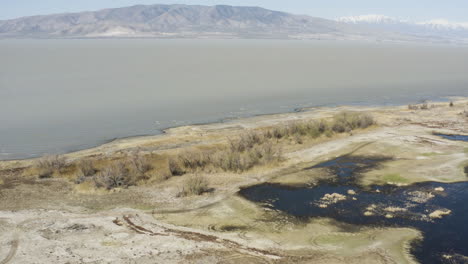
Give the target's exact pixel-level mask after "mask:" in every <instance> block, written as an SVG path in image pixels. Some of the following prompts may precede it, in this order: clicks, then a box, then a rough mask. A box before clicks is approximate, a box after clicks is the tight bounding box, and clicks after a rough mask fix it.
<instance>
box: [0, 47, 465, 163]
mask: <svg viewBox="0 0 468 264" xmlns="http://www.w3.org/2000/svg"><path fill="white" fill-rule="evenodd" d="M467 69H468V48H466V47H444V46H414V45H408V46H405V45H382V44H356V43H346V42H340V43H331V42H320V41H317V42H310V41H267V40H265V41H257V40H242V41H241V40H218V41H217V40H0V159H13V158H28V157H34V156H38V155H42V154H44V153H49V154H51V153H63V152H67V151H71V150H77V149H83V148H88V147H91V146H95V145H97V144H101V143H104V142H107V141H108V140H111V139H113V138H120V137H127V136H135V135H146V134H157V133H159V132H160V130H161V129H163V128H167V127H173V126H180V125H185V124H193V123H201V122H212V121H216V120H219V119H222V118H230V117H243V116H251V115H256V114H266V113H278V112H285V111H292V110H293V109H294V108H299V107H307V106H323V105H337V104H374V105H377V104H379V105H380V104H406V103H409V102H412V103H414V102H417V101H419V100H422V99H438V98H440V97H443V96H450V95H460V96H468V89H466V87H468V75H467V74H466V70H467Z"/></svg>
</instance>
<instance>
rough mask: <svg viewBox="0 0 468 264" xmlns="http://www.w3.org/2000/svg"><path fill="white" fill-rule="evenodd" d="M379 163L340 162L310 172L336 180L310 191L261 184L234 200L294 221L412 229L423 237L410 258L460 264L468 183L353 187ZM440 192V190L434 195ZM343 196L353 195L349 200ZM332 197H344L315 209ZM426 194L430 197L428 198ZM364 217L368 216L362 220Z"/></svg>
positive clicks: (467, 231)
mask: <svg viewBox="0 0 468 264" xmlns="http://www.w3.org/2000/svg"><path fill="white" fill-rule="evenodd" d="M385 160H386V159H385V158H377V159H375V158H365V157H348V156H345V157H340V158H337V159H334V160H331V161H328V162H325V163H322V164H319V165H317V166H314V167H313V168H328V169H329V170H330V171H331V172H333V173H334V175H336V177H335V178H333V179H331V180H327V181H322V182H320V183H319V184H317V185H316V186H313V187H290V186H284V185H277V184H261V185H257V186H253V187H250V188H246V189H243V190H241V191H240V195H242V196H243V197H245V198H247V199H249V200H251V201H254V202H258V203H261V204H263V205H264V206H266V207H269V208H271V209H275V210H279V211H283V212H285V213H287V214H290V215H293V216H296V217H300V218H309V217H330V218H333V219H336V220H338V221H342V222H346V223H350V224H356V225H365V226H386V227H414V228H417V229H419V230H421V231H422V232H423V235H424V239H423V240H422V241H420V242H417V243H414V245H413V249H412V254H414V255H415V257H416V258H417V259H418V260H419V261H420V263H425V264H426V263H447V262H444V261H445V259H444V258H443V257H442V256H443V255H444V254H450V255H456V257H454V258H453V259H452V260H453V262H451V263H466V262H463V260H462V259H461V258H458V259H457V254H458V255H464V256H468V247H467V245H468V226H467V225H466V223H468V204H467V203H466V201H467V200H468V192H467V191H466V190H467V189H468V182H460V183H452V184H442V183H436V182H425V183H418V184H413V185H410V186H405V187H396V186H392V185H385V186H370V187H369V188H363V187H361V186H359V185H358V184H356V182H357V181H358V178H359V174H360V173H361V172H364V171H367V170H370V169H372V168H373V167H374V166H378V164H379V163H381V162H384V161H385ZM440 187H442V188H443V189H444V190H443V191H436V190H435V188H440ZM348 190H354V191H355V192H356V194H355V195H350V194H348ZM332 193H337V194H341V195H345V196H346V199H345V200H341V201H338V202H336V203H332V204H328V206H327V207H323V206H322V207H321V206H320V205H321V204H322V205H323V204H324V200H323V199H322V197H324V196H325V195H326V194H332ZM429 193H431V194H432V195H433V197H431V195H429V196H428V195H427V194H429ZM352 197H355V198H356V199H357V200H354V199H352ZM373 205H375V207H373ZM388 207H394V208H406V210H402V211H397V212H394V211H392V212H390V211H386V210H385V208H388ZM371 208H373V209H371ZM438 209H450V210H451V211H452V213H451V214H450V215H446V216H444V217H443V218H441V219H432V218H430V217H428V215H429V214H430V213H431V212H433V211H435V210H438ZM366 211H370V212H372V213H373V215H370V216H365V215H364V213H365V212H366ZM387 214H391V216H392V218H387V217H386V215H387Z"/></svg>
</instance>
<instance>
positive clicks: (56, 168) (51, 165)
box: [36, 155, 66, 179]
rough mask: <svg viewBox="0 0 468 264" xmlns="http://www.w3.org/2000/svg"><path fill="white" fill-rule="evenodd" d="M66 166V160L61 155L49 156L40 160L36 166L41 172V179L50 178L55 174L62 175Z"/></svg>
mask: <svg viewBox="0 0 468 264" xmlns="http://www.w3.org/2000/svg"><path fill="white" fill-rule="evenodd" d="M65 166H66V160H65V158H64V157H62V156H59V155H47V156H44V157H42V158H40V159H39V160H38V162H37V164H36V168H37V169H38V171H39V178H41V179H43V178H50V177H52V176H53V174H54V172H58V173H60V172H61V171H63V169H64V168H65Z"/></svg>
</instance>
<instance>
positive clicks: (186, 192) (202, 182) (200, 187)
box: [179, 175, 209, 196]
mask: <svg viewBox="0 0 468 264" xmlns="http://www.w3.org/2000/svg"><path fill="white" fill-rule="evenodd" d="M208 191H209V188H208V181H207V180H206V179H205V178H204V177H203V176H200V175H193V176H191V177H187V179H185V181H184V185H183V188H182V191H181V192H180V193H179V196H191V195H201V194H203V193H205V192H208Z"/></svg>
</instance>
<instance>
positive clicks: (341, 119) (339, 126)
mask: <svg viewBox="0 0 468 264" xmlns="http://www.w3.org/2000/svg"><path fill="white" fill-rule="evenodd" d="M374 123H375V121H374V118H373V117H372V116H371V115H369V114H365V113H352V112H351V113H350V112H342V113H339V114H337V115H335V117H334V118H333V123H332V130H333V131H334V132H336V133H343V132H349V131H351V130H354V129H356V128H367V127H369V126H371V125H373V124H374Z"/></svg>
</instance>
